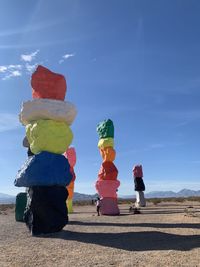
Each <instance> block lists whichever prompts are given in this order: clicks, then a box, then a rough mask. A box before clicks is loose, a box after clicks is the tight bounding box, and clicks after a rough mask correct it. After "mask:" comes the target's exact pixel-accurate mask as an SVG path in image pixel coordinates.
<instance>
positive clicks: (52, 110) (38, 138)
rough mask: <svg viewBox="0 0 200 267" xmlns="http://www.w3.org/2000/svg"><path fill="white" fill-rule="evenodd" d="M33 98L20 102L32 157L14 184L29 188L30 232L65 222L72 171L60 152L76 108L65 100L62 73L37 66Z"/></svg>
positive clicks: (57, 228)
mask: <svg viewBox="0 0 200 267" xmlns="http://www.w3.org/2000/svg"><path fill="white" fill-rule="evenodd" d="M31 85H32V97H33V100H32V101H27V102H24V103H23V104H22V109H21V113H20V115H19V120H20V121H21V123H22V124H23V125H24V126H26V137H27V140H28V143H29V145H30V150H31V152H32V153H33V156H30V157H29V158H28V160H27V161H26V162H25V164H24V165H23V166H22V168H21V170H20V171H19V172H18V174H17V176H16V179H15V185H16V186H19V187H27V188H28V203H27V207H26V211H25V216H24V219H25V222H26V224H27V226H28V228H29V229H30V231H31V233H32V234H33V235H38V234H46V233H51V232H57V231H60V230H61V229H62V228H63V227H64V226H65V225H66V224H67V222H68V212H67V206H66V200H67V197H68V191H67V189H66V186H68V185H69V184H70V182H71V180H72V179H73V171H72V169H71V166H70V164H69V162H68V159H67V158H66V157H65V156H64V155H62V154H63V153H64V152H65V151H66V150H67V149H68V147H69V145H70V144H71V142H72V139H73V134H72V131H71V129H70V125H71V123H72V122H73V120H74V119H75V116H76V113H77V112H76V108H75V106H74V105H73V104H72V103H70V102H65V101H64V99H65V94H66V89H67V85H66V80H65V77H64V76H63V75H60V74H57V73H54V72H52V71H50V70H48V69H47V68H45V67H43V66H38V67H37V69H36V71H35V72H34V73H33V75H32V78H31Z"/></svg>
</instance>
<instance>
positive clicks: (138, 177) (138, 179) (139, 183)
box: [133, 165, 146, 213]
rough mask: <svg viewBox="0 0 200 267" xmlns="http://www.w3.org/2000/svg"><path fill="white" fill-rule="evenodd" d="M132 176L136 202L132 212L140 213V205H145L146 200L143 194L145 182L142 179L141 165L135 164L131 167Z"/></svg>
mask: <svg viewBox="0 0 200 267" xmlns="http://www.w3.org/2000/svg"><path fill="white" fill-rule="evenodd" d="M133 177H134V184H135V191H136V202H135V209H134V213H140V210H139V208H140V207H146V200H145V196H144V191H145V184H144V181H143V170H142V165H135V166H134V168H133Z"/></svg>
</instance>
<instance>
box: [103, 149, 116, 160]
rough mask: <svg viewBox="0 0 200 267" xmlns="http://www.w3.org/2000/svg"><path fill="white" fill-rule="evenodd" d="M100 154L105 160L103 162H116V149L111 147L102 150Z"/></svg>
mask: <svg viewBox="0 0 200 267" xmlns="http://www.w3.org/2000/svg"><path fill="white" fill-rule="evenodd" d="M100 154H101V156H102V158H103V161H114V160H115V156H116V152H115V150H114V148H112V147H111V146H107V147H104V148H101V149H100Z"/></svg>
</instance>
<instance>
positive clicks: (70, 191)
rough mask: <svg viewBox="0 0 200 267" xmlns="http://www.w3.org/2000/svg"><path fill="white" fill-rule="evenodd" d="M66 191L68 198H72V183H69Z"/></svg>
mask: <svg viewBox="0 0 200 267" xmlns="http://www.w3.org/2000/svg"><path fill="white" fill-rule="evenodd" d="M67 191H68V198H73V196H74V182H71V183H70V184H69V185H68V186H67Z"/></svg>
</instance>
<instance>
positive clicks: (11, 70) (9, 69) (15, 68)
mask: <svg viewBox="0 0 200 267" xmlns="http://www.w3.org/2000/svg"><path fill="white" fill-rule="evenodd" d="M0 73H2V74H3V77H2V80H8V79H10V78H11V77H19V76H22V65H5V66H0Z"/></svg>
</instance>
